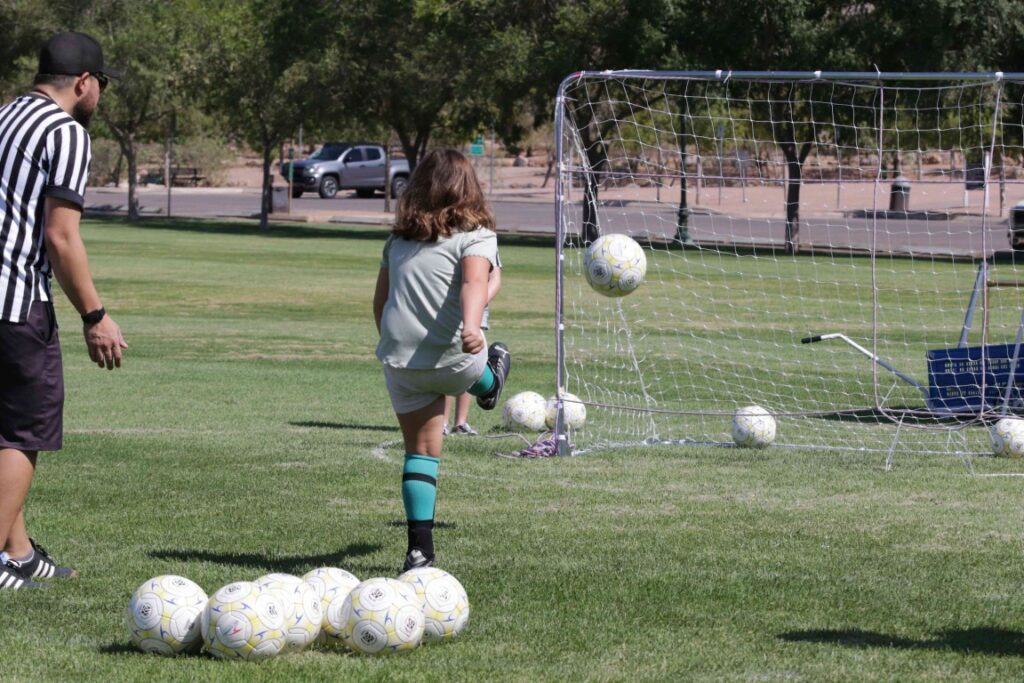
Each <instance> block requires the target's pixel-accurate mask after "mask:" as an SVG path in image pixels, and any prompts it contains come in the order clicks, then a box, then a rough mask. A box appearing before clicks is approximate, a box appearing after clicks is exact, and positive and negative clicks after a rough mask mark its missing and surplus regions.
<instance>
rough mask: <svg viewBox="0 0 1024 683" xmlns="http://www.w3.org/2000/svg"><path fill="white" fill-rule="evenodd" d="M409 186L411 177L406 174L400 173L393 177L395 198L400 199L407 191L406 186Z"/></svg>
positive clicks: (392, 187)
mask: <svg viewBox="0 0 1024 683" xmlns="http://www.w3.org/2000/svg"><path fill="white" fill-rule="evenodd" d="M408 186H409V178H407V177H406V176H404V175H398V176H395V177H394V178H392V179H391V196H392V197H393V198H394V199H398V198H399V197H401V196H402V193H403V192H405V188H406V187H408Z"/></svg>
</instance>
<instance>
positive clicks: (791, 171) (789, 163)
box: [779, 142, 811, 254]
mask: <svg viewBox="0 0 1024 683" xmlns="http://www.w3.org/2000/svg"><path fill="white" fill-rule="evenodd" d="M779 146H780V147H781V148H782V154H783V155H784V156H785V157H786V253H787V254H795V253H796V252H797V245H798V244H799V240H800V176H801V171H802V167H803V163H804V160H805V159H806V158H807V155H808V154H810V151H811V145H810V143H808V142H805V143H803V144H802V145H801V146H800V150H799V154H798V153H797V146H796V143H795V142H783V143H782V144H781V145H779Z"/></svg>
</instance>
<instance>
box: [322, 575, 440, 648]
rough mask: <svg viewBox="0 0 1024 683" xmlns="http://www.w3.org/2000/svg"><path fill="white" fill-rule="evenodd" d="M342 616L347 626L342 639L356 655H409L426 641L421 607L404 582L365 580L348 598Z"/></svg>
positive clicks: (342, 632)
mask: <svg viewBox="0 0 1024 683" xmlns="http://www.w3.org/2000/svg"><path fill="white" fill-rule="evenodd" d="M342 615H343V616H344V619H345V625H344V628H343V629H342V631H341V639H342V640H343V641H344V642H345V645H347V646H348V647H350V648H351V649H352V650H353V651H354V652H360V653H362V654H368V655H376V654H380V655H386V654H397V653H401V652H408V651H409V650H412V649H414V648H415V647H417V646H418V645H419V644H420V641H421V640H422V639H423V622H424V619H423V609H422V606H421V604H420V601H419V598H417V597H416V591H415V590H414V589H413V587H412V586H411V585H409V584H407V583H405V582H403V581H397V580H395V579H385V578H376V579H367V580H366V581H363V582H362V583H361V584H359V585H358V586H356V587H355V588H353V589H352V592H351V593H349V594H348V597H346V598H345V603H344V605H343V606H342Z"/></svg>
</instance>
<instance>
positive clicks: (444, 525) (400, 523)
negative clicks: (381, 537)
mask: <svg viewBox="0 0 1024 683" xmlns="http://www.w3.org/2000/svg"><path fill="white" fill-rule="evenodd" d="M388 526H393V527H401V528H402V529H404V528H405V520H404V519H393V520H391V521H390V522H388ZM457 527H458V525H457V524H456V523H455V522H442V521H441V520H437V521H435V522H434V528H435V529H455V528H457Z"/></svg>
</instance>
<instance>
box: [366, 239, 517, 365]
mask: <svg viewBox="0 0 1024 683" xmlns="http://www.w3.org/2000/svg"><path fill="white" fill-rule="evenodd" d="M466 256H482V257H484V258H486V259H487V260H488V261H490V263H491V268H494V267H496V266H497V263H498V261H497V258H498V237H497V235H495V234H494V232H493V231H492V230H488V229H487V228H478V229H476V230H473V231H471V232H457V233H454V234H453V235H452V236H451V237H448V238H439V239H438V240H437V241H436V242H419V241H416V240H407V239H402V238H400V237H398V238H396V237H395V236H394V235H392V236H390V237H388V241H387V243H386V244H385V245H384V255H383V257H382V258H381V262H380V265H381V268H387V269H388V300H387V302H386V303H385V304H384V312H383V315H382V316H381V321H380V342H379V343H378V344H377V358H379V359H380V360H381V362H383V363H384V364H386V365H390V366H392V367H396V368H410V369H413V370H427V369H432V368H446V367H449V366H452V365H455V364H457V363H460V362H462V361H465V360H466V359H467V357H468V356H469V355H470V354H467V353H463V352H462V338H461V336H460V332H461V331H462V305H461V301H460V294H461V291H462V259H463V258H464V257H466Z"/></svg>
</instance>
